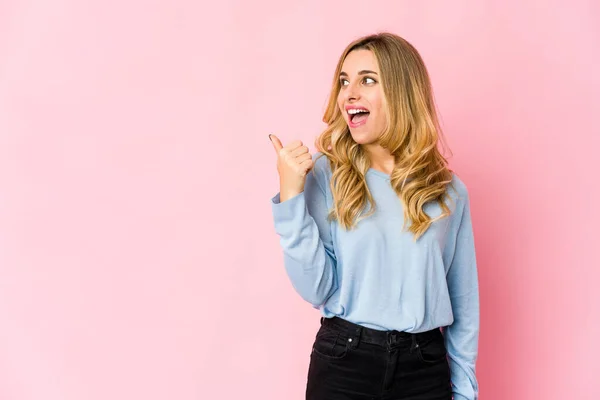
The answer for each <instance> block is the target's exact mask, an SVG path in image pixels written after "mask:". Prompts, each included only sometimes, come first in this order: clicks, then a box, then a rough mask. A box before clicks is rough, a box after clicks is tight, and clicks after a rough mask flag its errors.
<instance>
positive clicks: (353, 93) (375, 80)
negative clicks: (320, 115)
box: [337, 49, 386, 144]
mask: <svg viewBox="0 0 600 400" xmlns="http://www.w3.org/2000/svg"><path fill="white" fill-rule="evenodd" d="M339 79H340V84H341V88H340V92H339V94H338V99H337V103H338V107H339V108H340V111H341V112H342V115H343V116H344V118H345V119H346V123H347V124H348V127H349V128H350V134H351V135H352V138H353V139H354V141H355V142H356V143H358V144H371V143H374V142H376V141H377V139H379V137H380V135H381V134H382V133H383V130H384V129H385V126H386V109H385V101H384V97H383V88H382V87H381V83H380V82H381V75H380V71H379V67H378V66H377V59H376V58H375V56H374V55H373V53H372V52H371V51H370V50H364V49H360V50H354V51H352V52H350V53H349V54H348V55H347V56H346V59H345V60H344V63H343V65H342V71H341V73H340V77H339Z"/></svg>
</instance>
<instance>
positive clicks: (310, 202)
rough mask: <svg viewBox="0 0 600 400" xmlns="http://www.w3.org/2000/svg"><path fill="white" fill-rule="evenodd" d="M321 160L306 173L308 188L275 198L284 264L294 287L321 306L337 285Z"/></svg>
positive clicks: (274, 213) (273, 202)
mask: <svg viewBox="0 0 600 400" xmlns="http://www.w3.org/2000/svg"><path fill="white" fill-rule="evenodd" d="M319 165H321V164H320V163H319V162H316V163H315V167H314V168H313V170H312V171H310V172H309V173H308V174H307V176H306V182H305V185H304V191H303V192H301V193H300V194H298V195H296V196H294V197H292V198H290V199H287V200H286V201H283V202H281V201H280V193H277V194H276V195H275V196H274V197H273V198H272V199H271V208H272V212H273V218H274V222H275V231H276V232H277V234H278V235H279V238H280V240H279V242H280V244H281V247H282V249H283V256H284V265H285V269H286V272H287V275H288V277H289V278H290V280H291V283H292V285H293V287H294V289H295V290H296V291H297V292H298V294H300V296H301V297H302V298H303V299H304V300H306V301H307V302H309V303H310V304H312V306H313V307H314V308H319V307H320V306H321V305H322V304H324V303H325V302H326V300H327V299H328V298H329V297H330V296H331V294H332V293H333V292H334V291H335V290H336V289H337V278H336V258H335V253H334V249H333V243H332V238H331V230H330V222H329V221H328V220H327V215H328V208H327V202H326V195H325V193H326V192H325V188H324V185H325V184H326V182H325V177H326V175H325V173H324V171H322V170H320V168H318V166H319Z"/></svg>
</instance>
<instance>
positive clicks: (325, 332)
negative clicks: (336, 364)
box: [312, 329, 348, 360]
mask: <svg viewBox="0 0 600 400" xmlns="http://www.w3.org/2000/svg"><path fill="white" fill-rule="evenodd" d="M312 353H313V354H314V355H316V356H318V357H320V358H323V359H326V360H341V359H342V358H344V357H345V356H346V354H347V353H348V346H347V344H346V341H345V340H343V338H342V337H341V335H340V333H338V332H336V331H334V330H329V329H320V330H319V332H318V333H317V337H316V339H315V342H314V344H313V348H312Z"/></svg>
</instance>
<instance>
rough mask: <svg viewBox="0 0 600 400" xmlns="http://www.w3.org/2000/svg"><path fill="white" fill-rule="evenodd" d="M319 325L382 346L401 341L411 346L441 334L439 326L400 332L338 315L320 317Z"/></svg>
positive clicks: (392, 344)
mask: <svg viewBox="0 0 600 400" xmlns="http://www.w3.org/2000/svg"><path fill="white" fill-rule="evenodd" d="M321 325H323V326H325V327H327V328H328V329H332V330H336V331H338V332H340V333H344V334H346V335H347V336H348V337H355V338H357V339H359V340H357V341H355V342H356V344H358V341H360V342H364V343H371V344H376V345H379V346H382V347H389V346H394V345H397V344H402V343H406V344H409V343H410V344H411V347H413V346H414V345H415V344H416V343H418V342H419V340H425V339H428V338H434V337H436V336H437V337H441V336H442V332H441V331H440V329H439V328H435V329H432V330H430V331H426V332H418V333H410V332H401V331H397V330H391V331H380V330H377V329H372V328H367V327H364V326H361V325H358V324H355V323H353V322H350V321H347V320H345V319H343V318H340V317H333V318H324V317H321Z"/></svg>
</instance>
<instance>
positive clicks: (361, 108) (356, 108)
mask: <svg viewBox="0 0 600 400" xmlns="http://www.w3.org/2000/svg"><path fill="white" fill-rule="evenodd" d="M345 109H346V116H347V118H348V126H349V127H350V128H358V127H359V126H362V125H364V124H366V123H367V119H368V118H369V116H368V115H367V117H366V118H365V119H364V120H362V121H360V122H359V123H357V124H355V123H354V122H352V115H350V114H348V111H349V110H367V111H368V112H369V114H370V111H369V109H368V108H366V107H361V106H356V105H353V106H346V107H345Z"/></svg>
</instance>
